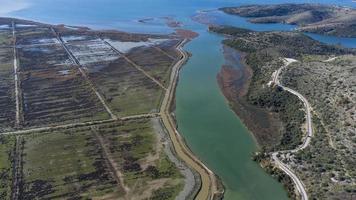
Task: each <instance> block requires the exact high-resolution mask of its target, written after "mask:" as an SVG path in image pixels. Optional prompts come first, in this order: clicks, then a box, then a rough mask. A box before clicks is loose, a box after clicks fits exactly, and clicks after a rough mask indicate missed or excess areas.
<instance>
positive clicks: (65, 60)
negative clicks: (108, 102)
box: [17, 27, 109, 126]
mask: <svg viewBox="0 0 356 200" xmlns="http://www.w3.org/2000/svg"><path fill="white" fill-rule="evenodd" d="M29 32H30V33H29ZM34 32H35V33H34ZM37 34H38V35H42V36H43V35H45V36H46V37H47V38H48V41H46V43H43V44H42V45H37V44H39V43H41V39H29V38H31V36H32V35H36V36H35V37H34V38H38V37H40V36H38V37H37ZM51 34H52V35H51ZM30 35H31V36H30ZM53 35H54V34H53V33H52V32H51V30H50V29H48V28H37V27H36V28H34V27H30V28H21V29H20V30H19V33H18V37H17V38H20V39H19V40H17V41H18V44H20V45H21V44H22V45H23V46H20V47H19V48H18V56H19V60H20V72H21V89H22V93H23V111H24V121H25V124H24V125H26V126H39V125H42V126H43V125H44V124H53V123H73V122H80V121H90V120H99V119H106V118H108V117H109V116H108V114H107V113H106V111H105V109H104V107H103V106H102V105H101V103H100V101H99V100H98V99H97V97H96V96H95V94H94V93H93V91H92V89H91V88H90V85H89V84H88V83H87V82H86V80H85V78H84V77H83V76H82V75H81V74H80V73H79V71H78V69H77V67H76V66H74V65H73V64H72V63H71V61H70V60H69V57H68V55H67V53H66V52H65V50H64V49H63V48H62V46H61V45H60V44H59V42H52V43H51V42H50V41H52V40H53V41H55V39H54V36H53ZM22 37H24V38H25V39H21V38H22ZM27 41H29V42H27ZM33 41H35V42H34V43H33Z"/></svg>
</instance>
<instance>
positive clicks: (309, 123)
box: [272, 58, 313, 200]
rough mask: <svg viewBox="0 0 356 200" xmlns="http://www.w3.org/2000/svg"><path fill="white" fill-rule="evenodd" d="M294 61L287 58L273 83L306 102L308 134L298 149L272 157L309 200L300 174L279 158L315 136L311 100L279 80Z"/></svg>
mask: <svg viewBox="0 0 356 200" xmlns="http://www.w3.org/2000/svg"><path fill="white" fill-rule="evenodd" d="M293 62H297V60H294V59H290V58H285V65H284V66H282V67H281V68H279V69H278V70H277V71H276V72H274V73H273V74H272V84H275V85H277V86H279V87H281V88H283V89H284V90H286V91H288V92H290V93H292V94H294V95H296V96H297V97H298V98H299V99H300V100H301V101H302V102H303V104H304V107H305V112H306V121H307V135H306V137H305V139H304V140H303V144H301V145H300V146H298V147H297V148H296V149H291V150H283V151H276V152H273V153H272V159H273V160H274V162H275V165H276V166H277V167H278V168H280V169H281V170H282V171H283V172H284V173H286V174H287V175H288V176H289V177H290V178H291V179H292V180H293V182H294V184H295V186H296V188H297V190H298V192H299V194H300V196H301V199H302V200H308V194H307V192H306V190H305V186H304V184H303V182H302V181H301V180H300V179H299V178H298V176H297V175H296V174H295V173H294V172H293V170H291V169H290V168H289V167H288V165H287V164H284V163H283V162H282V161H281V160H280V159H279V158H278V154H282V153H296V152H298V151H301V150H303V149H305V148H307V147H308V146H309V144H310V140H311V137H312V136H313V128H312V119H311V112H310V111H311V106H310V104H309V102H308V101H307V99H306V98H305V97H304V96H303V95H301V94H300V93H299V92H297V91H295V90H293V89H291V88H288V87H285V86H283V85H282V84H281V83H280V82H279V80H278V76H279V75H280V73H281V70H282V69H283V68H285V67H287V66H288V65H290V64H291V63H293Z"/></svg>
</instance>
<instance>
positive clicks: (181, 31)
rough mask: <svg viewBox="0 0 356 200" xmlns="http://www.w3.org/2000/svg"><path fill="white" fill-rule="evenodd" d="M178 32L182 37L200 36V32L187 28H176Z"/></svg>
mask: <svg viewBox="0 0 356 200" xmlns="http://www.w3.org/2000/svg"><path fill="white" fill-rule="evenodd" d="M176 34H177V35H178V36H180V37H182V38H187V39H193V38H195V37H198V36H199V34H198V33H196V32H193V31H190V30H186V29H180V28H179V29H176Z"/></svg>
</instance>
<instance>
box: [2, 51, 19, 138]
mask: <svg viewBox="0 0 356 200" xmlns="http://www.w3.org/2000/svg"><path fill="white" fill-rule="evenodd" d="M0 110H1V112H0V132H1V131H4V130H7V129H9V128H10V127H13V126H14V124H15V123H14V122H15V115H16V113H15V110H16V109H15V84H14V66H13V49H12V48H1V49H0Z"/></svg>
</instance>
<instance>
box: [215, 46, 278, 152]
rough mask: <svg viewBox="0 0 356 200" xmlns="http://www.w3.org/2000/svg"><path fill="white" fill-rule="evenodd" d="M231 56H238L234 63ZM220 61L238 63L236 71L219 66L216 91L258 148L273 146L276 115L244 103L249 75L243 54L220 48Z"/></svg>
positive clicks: (250, 71) (249, 68)
mask: <svg viewBox="0 0 356 200" xmlns="http://www.w3.org/2000/svg"><path fill="white" fill-rule="evenodd" d="M232 54H238V55H239V56H238V57H239V58H240V59H239V60H236V59H235V58H236V56H233V55H232ZM224 57H225V59H226V60H227V62H230V63H238V62H239V63H240V65H239V66H238V67H237V66H232V65H231V64H227V65H224V66H222V68H221V71H220V72H219V73H218V75H217V81H218V84H219V87H220V89H221V90H222V93H223V94H224V96H225V97H226V99H227V100H228V101H229V103H230V106H231V108H232V109H233V111H234V112H235V113H236V114H237V115H238V116H239V118H240V119H241V120H242V122H243V123H244V124H245V126H246V127H247V128H248V129H249V130H250V131H251V132H252V133H253V136H254V138H255V140H256V141H257V143H258V144H259V145H260V146H271V144H277V143H278V141H279V136H278V135H279V132H280V128H281V127H282V122H281V121H280V120H279V118H278V114H276V113H273V112H269V111H268V110H265V109H262V108H258V107H256V106H254V105H251V104H250V103H249V102H247V93H248V90H249V89H250V87H249V86H250V82H251V78H252V76H253V71H252V69H251V67H250V66H248V65H247V64H246V63H245V54H244V53H242V52H238V51H236V50H234V49H232V48H229V47H226V46H224Z"/></svg>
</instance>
